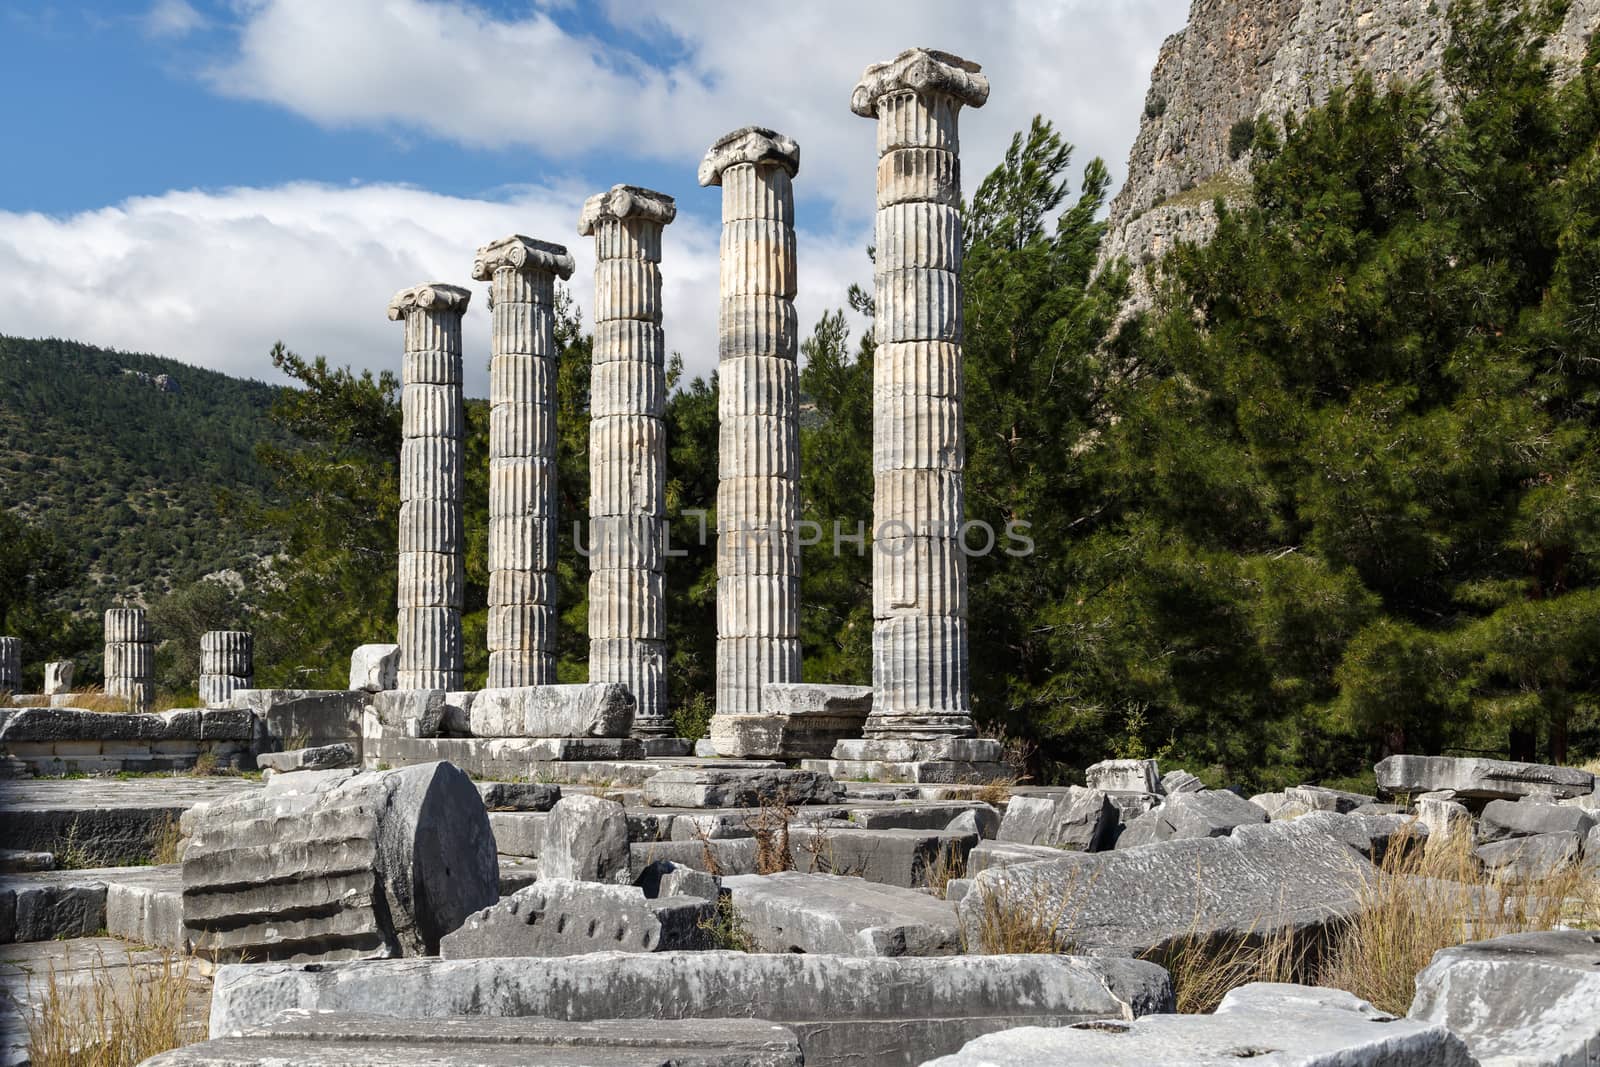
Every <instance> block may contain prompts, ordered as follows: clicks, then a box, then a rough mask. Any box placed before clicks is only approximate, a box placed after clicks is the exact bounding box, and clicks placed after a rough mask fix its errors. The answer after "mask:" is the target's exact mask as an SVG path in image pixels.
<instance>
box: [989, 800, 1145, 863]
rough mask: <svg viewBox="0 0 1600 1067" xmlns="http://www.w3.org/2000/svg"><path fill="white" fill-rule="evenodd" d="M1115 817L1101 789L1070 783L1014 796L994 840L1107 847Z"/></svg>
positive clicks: (1095, 848)
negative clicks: (1051, 790)
mask: <svg viewBox="0 0 1600 1067" xmlns="http://www.w3.org/2000/svg"><path fill="white" fill-rule="evenodd" d="M1118 817H1119V816H1118V812H1117V808H1116V806H1115V805H1114V804H1112V802H1111V798H1110V797H1109V796H1108V795H1107V794H1106V793H1105V791H1104V790H1100V789H1083V788H1080V787H1078V786H1072V787H1071V788H1069V789H1067V790H1066V791H1065V792H1062V793H1057V794H1055V795H1053V796H1015V797H1012V798H1011V800H1010V802H1009V803H1008V804H1007V805H1006V815H1005V819H1004V820H1003V821H1002V822H1001V823H1000V832H999V834H997V835H996V838H995V839H996V840H997V841H1005V842H1008V843H1011V844H1018V845H1043V846H1046V847H1049V848H1060V849H1070V850H1071V851H1074V852H1099V851H1101V850H1102V849H1105V848H1109V847H1110V845H1111V842H1112V840H1113V839H1114V837H1115V835H1116V829H1117V821H1118Z"/></svg>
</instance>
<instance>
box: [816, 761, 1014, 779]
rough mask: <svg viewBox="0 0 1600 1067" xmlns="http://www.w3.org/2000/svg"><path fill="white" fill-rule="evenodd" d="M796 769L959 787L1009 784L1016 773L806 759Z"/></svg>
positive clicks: (1000, 768) (987, 767) (945, 764)
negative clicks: (979, 784)
mask: <svg viewBox="0 0 1600 1067" xmlns="http://www.w3.org/2000/svg"><path fill="white" fill-rule="evenodd" d="M800 766H801V767H802V768H803V769H805V770H808V771H818V772H821V773H823V774H829V775H832V776H833V777H834V778H836V779H837V780H839V781H841V782H878V783H894V782H904V783H914V784H919V785H960V784H970V783H974V782H977V783H983V782H1009V781H1013V780H1015V778H1016V776H1017V775H1016V771H1014V770H1012V769H1011V767H1010V766H1008V765H1007V764H1004V763H971V762H966V761H962V760H904V761H886V760H854V759H807V760H801V761H800Z"/></svg>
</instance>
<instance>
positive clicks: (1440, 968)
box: [1409, 930, 1600, 1067]
mask: <svg viewBox="0 0 1600 1067" xmlns="http://www.w3.org/2000/svg"><path fill="white" fill-rule="evenodd" d="M1595 938H1596V935H1595V934H1594V932H1593V931H1586V930H1562V931H1551V932H1548V933H1527V934H1510V935H1507V936H1505V937H1497V938H1493V939H1491V940H1488V941H1477V942H1473V943H1472V944H1467V945H1458V946H1456V947H1455V948H1447V949H1443V950H1441V951H1439V952H1436V953H1434V956H1433V962H1432V963H1430V964H1429V965H1428V967H1427V968H1426V969H1425V970H1424V971H1423V972H1422V973H1421V974H1419V975H1417V998H1416V1000H1415V1001H1413V1002H1412V1004H1411V1013H1410V1016H1409V1018H1411V1019H1413V1020H1416V1021H1418V1022H1422V1023H1430V1024H1433V1025H1437V1026H1445V1027H1448V1028H1449V1029H1450V1030H1451V1031H1452V1032H1453V1033H1455V1034H1456V1035H1458V1036H1459V1037H1460V1038H1461V1039H1462V1040H1463V1041H1465V1042H1466V1044H1467V1047H1468V1048H1469V1049H1471V1051H1472V1054H1473V1056H1475V1057H1477V1062H1478V1063H1480V1064H1482V1065H1483V1067H1514V1065H1516V1067H1521V1065H1524V1064H1550V1065H1558V1067H1568V1065H1571V1067H1583V1065H1587V1064H1590V1063H1593V1062H1594V1055H1595V1050H1596V1049H1600V1013H1596V1012H1595V1010H1594V1006H1595V1004H1596V1003H1597V1002H1600V956H1597V955H1596V949H1597V948H1600V945H1597V943H1596V940H1595Z"/></svg>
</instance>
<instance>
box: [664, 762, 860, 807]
mask: <svg viewBox="0 0 1600 1067" xmlns="http://www.w3.org/2000/svg"><path fill="white" fill-rule="evenodd" d="M843 795H844V791H843V790H842V789H841V788H840V787H839V784H838V783H837V782H835V781H834V780H833V779H832V778H831V777H829V776H828V775H826V774H819V773H817V772H815V771H792V770H723V769H721V768H706V769H684V770H667V771H662V772H661V773H659V774H656V775H653V776H652V777H651V778H650V779H649V780H648V781H647V782H645V784H644V800H645V803H646V804H648V805H650V806H651V807H653V808H755V807H760V806H762V805H763V804H776V803H780V802H781V803H785V804H795V805H797V804H831V803H834V802H836V801H838V800H839V799H840V798H841V797H842V796H843Z"/></svg>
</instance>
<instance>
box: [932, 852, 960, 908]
mask: <svg viewBox="0 0 1600 1067" xmlns="http://www.w3.org/2000/svg"><path fill="white" fill-rule="evenodd" d="M966 876H967V859H966V857H965V856H962V855H959V854H957V853H956V851H955V850H954V849H953V848H949V847H945V848H941V849H940V850H939V855H938V856H937V857H935V858H934V862H933V866H932V867H930V868H929V869H928V888H929V889H931V890H933V894H934V896H936V897H938V898H939V899H940V900H945V899H947V898H948V897H949V895H950V883H951V882H953V881H955V880H956V879H957V878H965V877H966Z"/></svg>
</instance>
